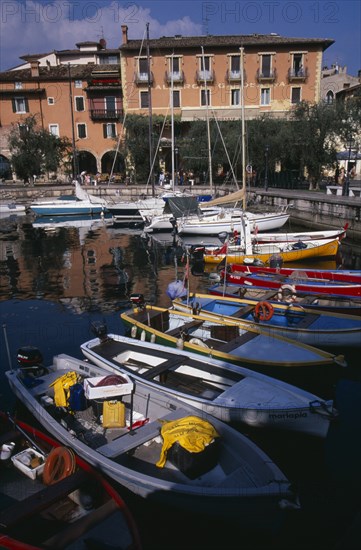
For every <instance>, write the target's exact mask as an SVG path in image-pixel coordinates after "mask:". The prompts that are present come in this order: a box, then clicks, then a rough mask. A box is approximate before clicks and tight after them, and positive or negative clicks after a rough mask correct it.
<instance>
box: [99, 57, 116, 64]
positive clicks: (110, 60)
mask: <svg viewBox="0 0 361 550" xmlns="http://www.w3.org/2000/svg"><path fill="white" fill-rule="evenodd" d="M100 63H102V64H104V65H119V58H118V56H117V55H102V56H101V57H100Z"/></svg>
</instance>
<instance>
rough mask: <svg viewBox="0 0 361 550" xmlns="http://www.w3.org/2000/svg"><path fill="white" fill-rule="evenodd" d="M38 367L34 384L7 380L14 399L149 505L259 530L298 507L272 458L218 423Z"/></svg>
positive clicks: (117, 379)
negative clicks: (154, 503) (233, 521)
mask: <svg viewBox="0 0 361 550" xmlns="http://www.w3.org/2000/svg"><path fill="white" fill-rule="evenodd" d="M34 367H35V368H34V369H33V372H32V376H30V377H31V378H32V383H29V375H30V372H29V365H28V362H27V363H26V367H25V369H24V370H23V369H22V368H18V369H15V370H10V371H7V372H6V377H7V380H8V382H9V384H10V387H11V389H12V390H13V392H14V393H15V395H16V396H17V397H18V398H19V399H20V400H21V402H22V403H23V404H24V405H25V406H26V407H27V408H28V410H29V411H30V412H31V413H32V414H33V415H34V417H35V418H36V419H37V420H38V421H39V422H40V423H41V425H42V426H43V427H44V428H45V429H46V430H47V431H48V432H50V433H51V434H53V435H54V436H55V437H56V438H57V439H58V440H59V441H60V442H61V443H63V444H64V445H67V446H70V447H71V448H72V449H73V450H74V451H75V452H76V453H77V454H78V455H79V456H80V457H82V458H83V459H85V460H87V462H89V463H90V464H92V465H93V466H96V467H97V468H99V467H100V469H101V471H102V473H103V474H105V475H107V476H108V477H109V478H110V479H112V480H113V481H115V482H117V483H119V484H121V485H122V486H124V487H126V488H127V489H129V490H130V491H132V492H133V493H135V494H137V495H139V496H141V497H144V498H147V500H148V501H149V502H152V501H157V502H160V503H162V504H164V505H168V506H174V507H176V508H181V509H183V510H184V509H186V510H187V512H194V513H198V514H199V513H200V514H206V515H212V516H215V517H221V516H222V517H227V518H235V517H237V518H238V520H239V521H240V522H242V523H243V524H244V525H245V526H247V527H248V526H249V525H250V524H253V525H257V527H262V528H263V527H265V528H266V527H269V528H271V527H272V525H274V522H275V521H279V520H280V519H281V518H282V515H283V513H284V512H283V510H282V508H284V506H282V505H285V506H286V507H287V506H288V505H289V506H290V507H291V506H292V505H293V504H294V499H295V497H296V495H295V494H294V492H293V491H292V489H291V487H290V483H289V481H288V479H287V478H286V476H285V475H284V474H283V473H282V472H281V470H280V469H279V468H278V466H277V465H276V464H275V463H274V462H273V461H272V460H271V458H270V457H269V456H267V455H266V454H265V453H264V452H263V451H262V450H261V449H260V448H259V447H257V446H256V445H255V444H254V443H253V442H252V441H251V440H250V439H248V438H247V437H245V436H244V435H242V434H241V433H240V432H238V431H237V430H235V429H234V428H231V427H230V426H229V425H228V424H226V423H224V422H221V421H220V420H218V419H217V418H215V417H213V416H210V415H208V414H206V413H202V414H200V413H199V410H198V409H195V408H194V407H191V406H190V405H187V404H186V403H184V402H182V401H179V400H178V399H175V398H173V397H172V396H170V395H165V394H164V392H160V391H159V390H158V389H156V388H151V387H149V386H147V387H145V386H143V385H141V384H138V383H137V382H136V381H132V379H131V378H130V377H125V375H124V374H114V373H112V374H109V371H106V370H104V369H101V368H99V367H97V366H95V365H92V364H91V363H88V362H85V361H81V360H79V359H76V358H73V357H70V356H68V355H58V356H56V357H54V360H53V364H52V365H50V366H49V367H47V368H46V369H37V368H36V366H34ZM109 376H110V378H109ZM63 377H64V378H63ZM55 386H56V387H55ZM74 386H75V388H74ZM64 387H65V388H68V390H69V392H67V393H66V394H64ZM71 388H73V389H71ZM64 396H65V397H64ZM104 403H105V404H104ZM60 404H61V405H62V406H59V405H60ZM169 422H171V423H172V424H169ZM170 428H172V429H174V431H173V435H174V437H173V439H170V436H171V435H172V434H170V433H169V429H170ZM175 432H176V433H175ZM180 441H181V443H180ZM189 449H191V451H190V450H189Z"/></svg>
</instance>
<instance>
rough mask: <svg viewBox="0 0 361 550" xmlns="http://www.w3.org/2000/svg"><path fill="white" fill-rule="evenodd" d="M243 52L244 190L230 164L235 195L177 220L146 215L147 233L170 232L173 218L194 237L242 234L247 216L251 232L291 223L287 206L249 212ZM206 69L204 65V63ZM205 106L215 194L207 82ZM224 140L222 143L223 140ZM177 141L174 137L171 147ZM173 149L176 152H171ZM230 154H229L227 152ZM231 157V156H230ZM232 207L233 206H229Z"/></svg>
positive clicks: (169, 217) (179, 228)
mask: <svg viewBox="0 0 361 550" xmlns="http://www.w3.org/2000/svg"><path fill="white" fill-rule="evenodd" d="M240 50H241V91H242V93H241V107H242V111H241V113H242V115H241V120H242V189H239V187H238V183H237V179H236V177H235V174H234V172H233V168H232V163H231V162H230V166H231V172H232V176H233V180H234V182H235V185H236V187H237V190H236V191H235V192H234V193H231V194H229V195H227V196H224V197H218V198H214V199H213V200H212V199H211V200H210V201H208V202H207V203H203V204H200V205H199V208H198V209H197V211H196V212H193V211H192V212H189V211H185V212H186V213H184V212H183V214H182V215H181V216H180V217H179V218H177V216H175V214H174V213H173V212H172V213H171V214H167V215H165V216H161V217H159V216H158V217H157V218H156V219H154V218H152V219H149V217H147V216H146V215H145V216H144V220H145V228H144V230H145V231H146V232H152V231H156V230H158V231H160V230H167V231H171V230H172V229H173V227H174V223H172V221H173V220H172V217H176V218H177V230H178V233H179V234H191V235H216V234H218V233H221V232H226V233H233V232H234V230H238V231H240V230H241V228H242V219H243V218H244V217H247V218H248V220H249V221H250V224H251V231H252V232H262V231H271V230H277V229H280V228H281V227H283V226H284V225H285V224H286V223H287V221H288V220H289V217H290V214H289V212H288V211H287V210H288V205H286V206H285V207H283V208H281V209H280V211H279V212H262V213H252V212H248V211H246V169H245V165H246V159H245V114H244V93H243V89H244V84H243V48H241V49H240ZM202 59H204V50H203V47H202ZM203 66H204V63H203ZM204 89H205V100H206V101H205V103H206V121H207V137H208V164H209V185H210V188H211V193H212V194H213V181H212V180H213V178H212V159H211V144H210V129H209V106H208V94H207V81H206V80H205V81H204ZM222 141H223V140H222ZM173 145H174V140H173V136H172V148H173ZM172 150H173V149H172ZM226 154H227V151H226ZM227 157H228V154H227ZM241 201H242V208H240V207H238V208H236V205H237V204H238V203H239V202H241ZM229 205H232V207H231V206H229Z"/></svg>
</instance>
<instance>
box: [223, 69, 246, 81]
mask: <svg viewBox="0 0 361 550" xmlns="http://www.w3.org/2000/svg"><path fill="white" fill-rule="evenodd" d="M241 79H242V71H241V70H239V71H231V70H230V69H227V72H226V81H227V82H228V83H229V84H231V83H232V82H241ZM243 81H244V82H246V71H243Z"/></svg>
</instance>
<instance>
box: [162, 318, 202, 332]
mask: <svg viewBox="0 0 361 550" xmlns="http://www.w3.org/2000/svg"><path fill="white" fill-rule="evenodd" d="M203 323H204V321H199V320H198V319H194V320H193V321H190V322H189V323H184V325H180V326H179V327H177V328H174V329H172V330H167V332H166V334H167V335H168V336H177V335H178V334H179V333H180V332H181V331H185V330H188V329H190V328H197V327H199V326H201V325H202V324H203Z"/></svg>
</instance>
